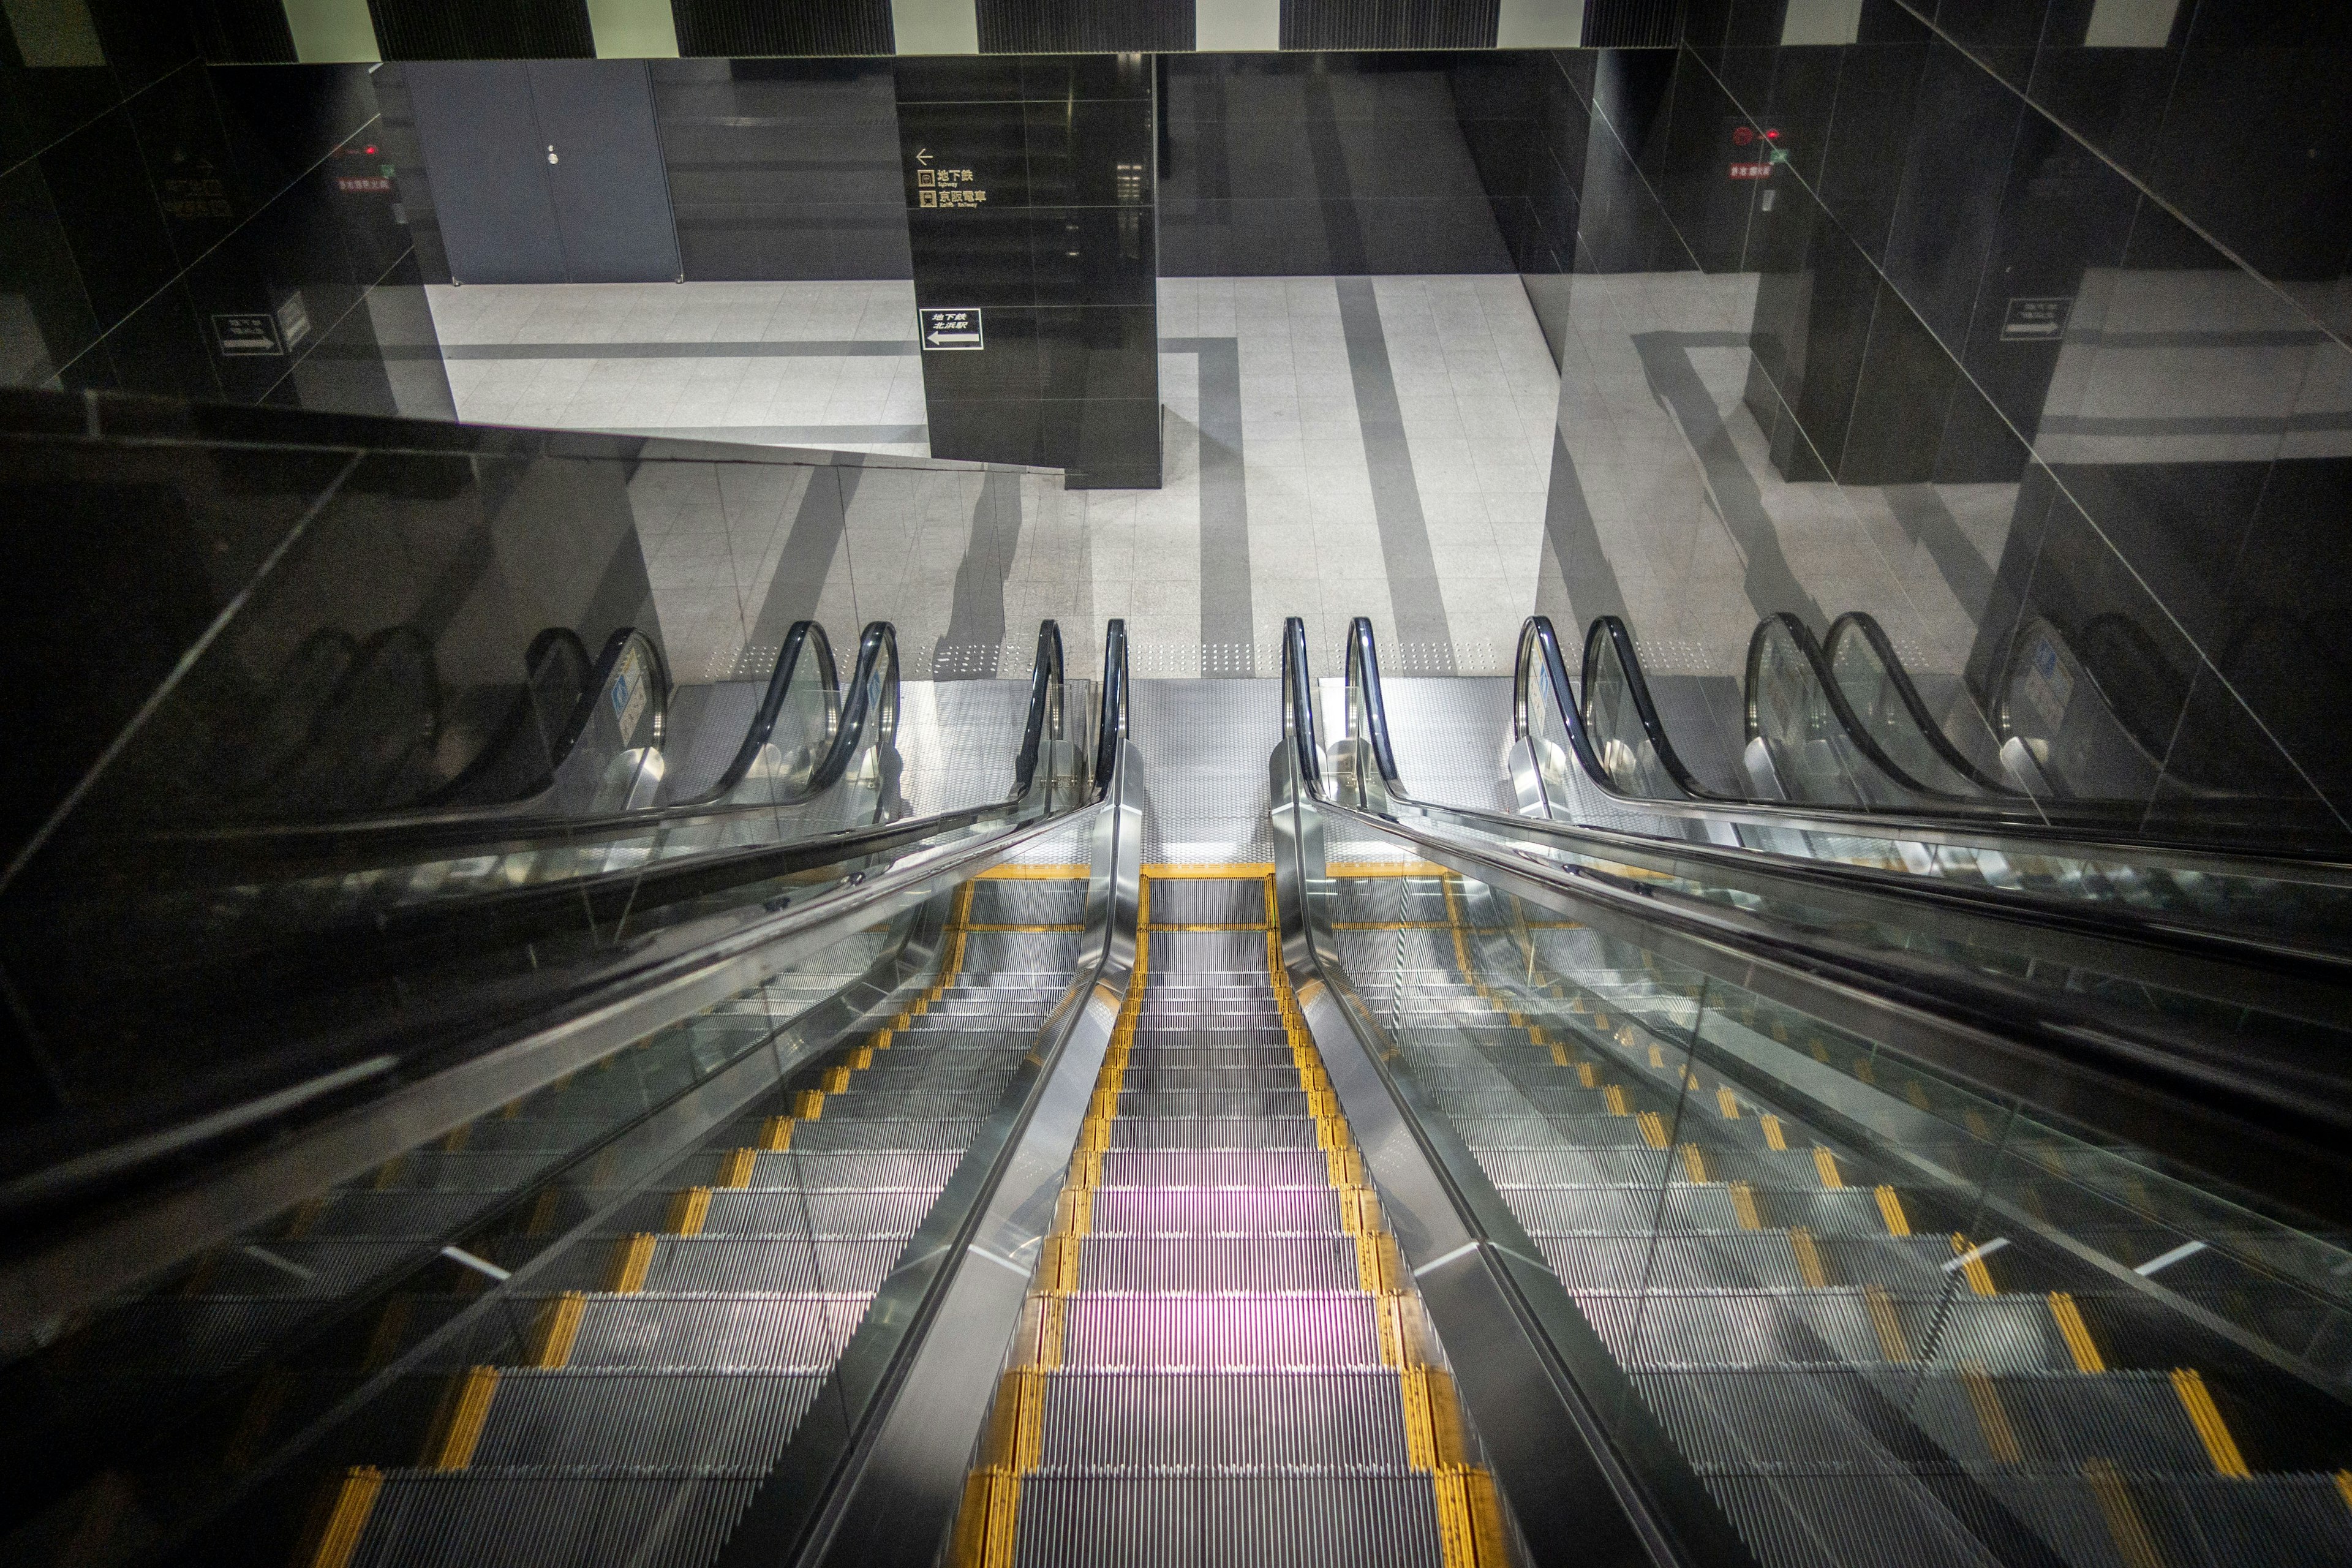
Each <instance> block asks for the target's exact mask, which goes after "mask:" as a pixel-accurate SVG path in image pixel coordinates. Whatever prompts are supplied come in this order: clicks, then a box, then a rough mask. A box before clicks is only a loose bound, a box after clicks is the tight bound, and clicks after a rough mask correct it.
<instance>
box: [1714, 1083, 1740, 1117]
mask: <svg viewBox="0 0 2352 1568" xmlns="http://www.w3.org/2000/svg"><path fill="white" fill-rule="evenodd" d="M1715 1107H1716V1109H1717V1110H1720V1111H1722V1112H1723V1119H1724V1120H1725V1121H1738V1120H1739V1097H1738V1095H1736V1094H1734V1093H1732V1092H1731V1089H1730V1088H1729V1086H1725V1087H1722V1088H1719V1089H1717V1090H1716V1091H1715Z"/></svg>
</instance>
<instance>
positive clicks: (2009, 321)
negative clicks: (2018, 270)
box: [2000, 297, 2074, 343]
mask: <svg viewBox="0 0 2352 1568" xmlns="http://www.w3.org/2000/svg"><path fill="white" fill-rule="evenodd" d="M2072 309H2074V300H2072V299H2070V298H2065V297H2060V298H2058V299H2048V298H2043V299H2021V300H2011V301H2010V302H2009V309H2008V310H2005V311H2003V312H2002V314H2001V318H2000V341H2001V342H2005V343H2031V342H2042V341H2043V340H2045V339H2056V338H2062V337H2063V336H2065V335H2066V313H2067V311H2069V310H2072Z"/></svg>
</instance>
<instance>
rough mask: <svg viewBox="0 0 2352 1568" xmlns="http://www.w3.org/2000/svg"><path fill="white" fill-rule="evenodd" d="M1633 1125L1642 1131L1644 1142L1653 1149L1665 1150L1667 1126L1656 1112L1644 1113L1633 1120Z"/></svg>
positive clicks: (1646, 1111) (1645, 1111)
mask: <svg viewBox="0 0 2352 1568" xmlns="http://www.w3.org/2000/svg"><path fill="white" fill-rule="evenodd" d="M1633 1125H1634V1126H1636V1127H1638V1128H1640V1129H1641V1130H1642V1142H1644V1143H1647V1144H1648V1145H1649V1146H1650V1147H1651V1148H1653V1149H1663V1148H1664V1147H1665V1146H1666V1124H1665V1123H1664V1121H1660V1120H1659V1119H1658V1113H1657V1112H1656V1111H1654V1110H1644V1111H1643V1112H1642V1113H1641V1114H1640V1115H1639V1116H1636V1117H1635V1118H1633Z"/></svg>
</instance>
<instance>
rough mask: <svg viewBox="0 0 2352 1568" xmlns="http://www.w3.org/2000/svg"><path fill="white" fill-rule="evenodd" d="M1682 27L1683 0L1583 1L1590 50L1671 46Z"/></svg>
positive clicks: (1586, 37)
mask: <svg viewBox="0 0 2352 1568" xmlns="http://www.w3.org/2000/svg"><path fill="white" fill-rule="evenodd" d="M1682 27H1683V0H1584V47H1586V48H1588V49H1671V48H1673V47H1675V45H1676V44H1677V43H1680V42H1681V41H1682Z"/></svg>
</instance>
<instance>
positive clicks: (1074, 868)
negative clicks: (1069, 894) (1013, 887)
mask: <svg viewBox="0 0 2352 1568" xmlns="http://www.w3.org/2000/svg"><path fill="white" fill-rule="evenodd" d="M1094 872H1095V868H1093V867H1092V866H1085V865H1080V864H1078V863H1077V862H1076V861H1057V862H1054V863H1051V864H1048V863H1045V862H1043V861H1040V862H1036V863H1034V864H1032V863H1025V862H1022V861H1017V860H1013V861H1006V862H1004V863H1003V864H1001V865H996V866H991V867H990V868H988V869H987V870H985V871H982V873H981V874H980V880H982V881H983V882H1083V881H1085V880H1087V879H1088V878H1090V877H1092V876H1093V875H1094Z"/></svg>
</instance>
